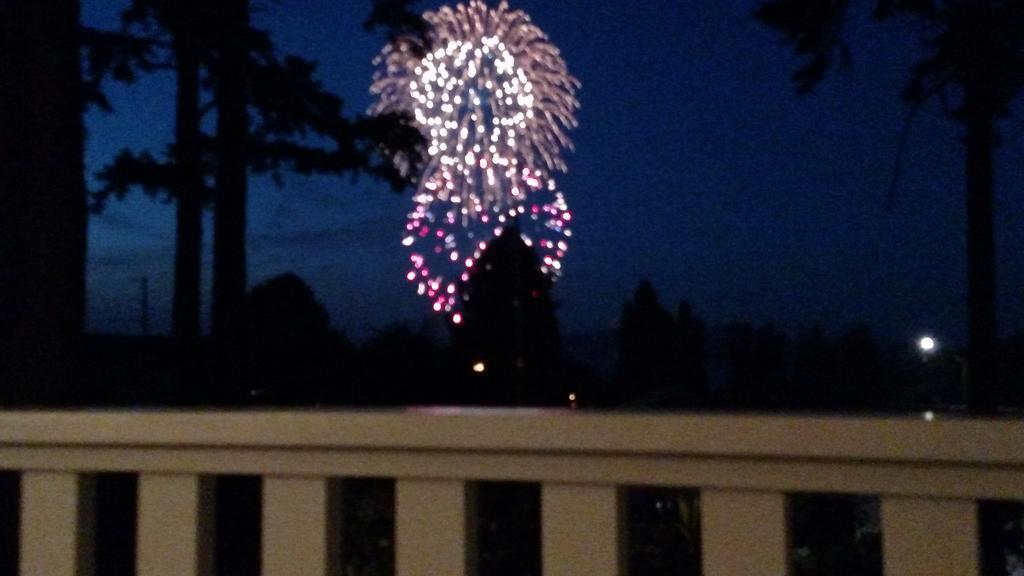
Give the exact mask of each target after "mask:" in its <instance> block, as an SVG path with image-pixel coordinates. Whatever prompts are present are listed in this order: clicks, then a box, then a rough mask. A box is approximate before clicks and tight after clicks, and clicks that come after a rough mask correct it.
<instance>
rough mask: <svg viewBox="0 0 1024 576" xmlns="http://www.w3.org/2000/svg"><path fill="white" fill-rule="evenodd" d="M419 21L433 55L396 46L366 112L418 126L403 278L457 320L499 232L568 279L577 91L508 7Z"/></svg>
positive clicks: (479, 7) (543, 40)
mask: <svg viewBox="0 0 1024 576" xmlns="http://www.w3.org/2000/svg"><path fill="white" fill-rule="evenodd" d="M423 18H424V20H425V21H426V23H427V25H428V33H427V38H426V41H427V48H426V49H417V48H418V44H417V43H416V42H415V41H412V40H409V39H400V40H398V41H396V42H394V43H392V44H389V45H388V46H386V47H385V48H384V50H383V52H382V53H381V55H380V56H379V58H378V59H377V61H376V62H377V64H378V66H379V69H378V71H377V73H376V74H375V75H374V82H373V84H372V86H371V91H372V92H373V93H374V94H376V95H377V96H378V101H377V103H376V104H375V105H374V106H373V107H372V108H371V110H370V111H371V113H377V114H380V113H389V112H400V113H407V114H410V115H411V116H412V117H414V118H415V120H416V123H417V125H418V126H419V128H420V130H421V132H422V133H423V135H424V137H425V138H426V139H427V142H428V150H427V152H428V154H429V157H428V158H427V162H426V165H425V167H424V170H423V173H422V175H421V176H420V179H419V183H418V189H417V193H416V196H415V199H414V200H415V202H416V208H415V210H413V211H412V212H411V213H410V214H409V220H408V222H407V225H406V235H405V237H404V239H403V244H404V245H406V246H410V247H411V249H412V250H413V253H412V255H411V257H410V259H411V262H412V263H413V268H412V269H411V270H410V271H409V273H408V274H407V278H408V279H409V280H410V281H412V282H416V283H417V284H418V289H419V292H420V293H421V294H424V295H426V296H428V297H430V298H431V300H432V301H433V307H434V309H435V310H437V311H441V310H445V311H449V312H450V311H452V310H453V309H454V308H456V307H457V299H456V296H455V293H456V291H457V287H456V284H455V282H456V281H457V280H458V279H460V278H461V279H462V280H465V278H466V277H467V270H468V269H470V268H472V264H473V262H474V261H475V258H477V257H478V256H479V252H480V250H482V248H481V247H480V246H481V245H486V240H488V239H489V238H491V236H492V235H494V234H500V231H501V230H502V229H503V228H506V227H509V226H512V225H515V226H516V227H517V228H518V229H519V230H520V233H521V234H522V235H523V237H524V239H526V240H527V242H528V243H531V244H533V245H534V246H535V247H536V248H537V249H538V255H539V256H540V257H541V259H542V262H543V263H542V268H543V269H544V270H545V271H546V272H551V273H552V274H555V275H557V274H558V272H559V271H560V270H561V268H562V264H561V259H562V258H563V257H564V255H565V252H566V250H567V249H568V248H567V243H566V238H567V237H569V236H571V235H572V233H571V231H570V230H569V229H568V227H567V224H568V222H569V221H570V220H571V214H570V213H569V211H568V206H567V205H566V202H565V198H564V197H563V196H562V194H561V193H560V192H559V191H558V188H557V185H556V183H555V181H554V179H553V177H552V173H554V172H565V171H566V169H567V167H566V164H565V161H564V159H563V157H562V151H563V150H564V149H567V148H568V149H572V142H571V141H570V140H569V138H568V135H567V132H568V130H569V129H571V128H575V127H576V118H575V111H576V110H577V109H578V108H579V102H578V101H577V99H576V91H577V89H578V88H579V82H578V81H577V80H576V79H575V78H574V77H572V76H571V75H570V74H569V73H568V71H567V68H566V65H565V61H564V60H563V59H562V57H561V55H560V54H559V51H558V48H557V47H555V46H554V45H553V44H552V43H551V42H550V41H549V40H548V37H547V36H546V35H545V34H544V32H543V31H542V30H541V29H540V28H538V27H537V26H536V25H534V24H533V23H532V22H531V21H530V17H529V16H528V15H527V14H526V13H524V12H522V11H519V10H511V9H509V7H508V4H507V3H506V2H504V1H502V2H501V3H500V4H499V5H498V6H497V7H496V8H490V7H488V6H487V4H486V3H484V2H483V1H482V0H470V1H469V3H468V4H459V5H457V6H455V7H454V8H452V7H443V8H441V9H439V10H438V11H436V12H427V13H426V14H424V16H423ZM432 261H436V263H433V265H431V264H432ZM453 268H462V269H461V270H460V269H453ZM442 269H445V270H442ZM453 272H454V273H453Z"/></svg>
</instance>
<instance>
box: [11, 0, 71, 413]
mask: <svg viewBox="0 0 1024 576" xmlns="http://www.w3.org/2000/svg"><path fill="white" fill-rule="evenodd" d="M78 21H79V6H78V2H77V0H54V1H52V2H0V54H2V59H3V62H2V65H0V102H2V103H3V104H2V105H0V342H3V350H2V351H0V382H3V385H2V386H0V401H2V402H5V403H29V402H31V403H53V402H57V401H63V402H68V401H70V400H71V399H70V398H68V397H67V395H66V394H67V392H68V391H69V390H70V389H69V385H70V383H71V382H73V380H74V376H75V374H76V371H75V364H76V361H77V356H78V350H79V346H80V341H81V335H82V329H83V321H84V310H85V246H86V234H85V231H86V200H85V184H84V180H83V168H82V166H83V160H82V156H83V128H82V109H83V84H82V80H81V78H82V74H81V64H80V58H79V49H78V25H79V24H78Z"/></svg>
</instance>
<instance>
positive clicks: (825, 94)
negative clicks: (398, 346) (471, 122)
mask: <svg viewBox="0 0 1024 576" xmlns="http://www.w3.org/2000/svg"><path fill="white" fill-rule="evenodd" d="M123 4H124V2H120V1H117V0H83V2H82V5H83V20H84V22H85V23H86V24H88V25H92V26H97V27H105V28H113V27H115V26H116V25H117V14H118V13H119V11H120V9H121V8H122V5H123ZM254 4H255V8H256V9H257V10H258V11H257V13H255V14H254V16H253V20H254V24H255V25H257V26H258V27H263V28H268V29H269V30H271V31H272V34H273V37H274V39H275V40H276V42H277V45H278V47H279V49H280V50H281V51H282V52H285V53H292V54H296V55H299V56H303V57H306V58H311V59H314V60H318V61H319V62H320V64H321V67H320V72H321V77H322V78H323V80H324V82H325V84H326V85H327V86H328V87H329V88H331V89H333V90H334V91H335V92H336V93H338V94H339V95H341V96H342V97H343V98H344V99H345V101H346V106H347V109H348V110H349V112H350V113H358V112H362V111H363V110H365V109H366V108H367V106H368V105H369V103H370V101H371V97H370V94H369V91H368V87H369V84H370V79H371V76H372V73H373V66H372V64H371V60H372V58H373V56H374V55H375V54H376V53H377V52H378V51H379V49H380V48H381V46H382V44H383V42H384V40H383V37H382V36H381V35H374V34H369V33H366V32H364V31H363V29H362V25H361V24H362V22H363V20H364V19H365V18H366V15H367V14H368V12H369V9H370V1H369V0H349V1H343V0H283V1H282V2H281V3H280V4H275V3H269V2H260V3H254ZM438 5H440V3H438V2H436V1H434V0H431V1H429V2H424V3H422V4H421V6H422V7H423V8H424V9H426V8H434V7H436V6H438ZM512 6H513V7H514V8H519V9H523V10H526V11H527V12H529V13H530V14H531V16H532V17H533V20H534V21H535V22H536V23H537V24H538V25H540V26H541V27H542V28H543V29H544V30H545V31H546V32H547V34H548V35H549V36H550V38H551V39H552V41H553V42H555V43H556V44H557V45H559V46H560V47H561V49H562V53H563V56H564V58H565V60H566V61H567V63H568V65H569V68H570V71H571V72H572V73H574V74H575V75H576V76H577V77H578V78H579V79H580V80H581V81H582V83H583V89H582V90H581V92H580V94H579V98H580V101H581V103H582V109H581V110H580V112H579V116H578V117H579V121H580V128H579V129H578V130H576V131H575V132H574V133H573V134H572V137H573V139H574V141H575V143H576V152H575V153H570V154H569V155H568V156H567V161H568V164H569V168H570V172H569V174H568V175H565V176H562V177H561V178H560V179H559V183H560V185H561V188H562V190H563V191H564V192H565V193H566V196H567V198H568V200H569V203H570V206H571V207H572V208H573V212H574V222H573V224H574V226H573V232H574V238H573V240H574V242H573V244H572V248H571V250H570V253H569V255H568V258H567V261H566V266H567V269H566V273H565V275H564V277H563V279H562V280H561V281H560V282H559V283H558V284H557V287H556V290H555V297H556V298H557V299H558V300H559V301H560V302H561V308H560V312H559V314H560V320H561V323H562V328H563V331H564V332H584V331H592V330H606V329H609V328H611V327H613V326H614V324H615V322H616V320H617V318H618V315H619V313H620V310H621V306H622V303H623V301H624V300H625V299H626V298H627V297H629V296H630V295H631V294H632V291H633V289H634V287H635V286H636V284H637V282H638V281H639V280H640V278H642V277H647V278H650V279H651V280H652V281H653V283H654V285H655V288H656V289H657V290H658V291H659V294H660V295H661V298H662V301H663V303H665V304H666V305H668V306H670V307H671V308H672V309H674V308H675V306H676V304H677V303H678V302H679V301H680V300H682V299H686V300H689V301H690V302H692V304H693V305H694V307H695V309H696V312H697V313H698V314H699V315H701V316H702V317H704V318H705V319H706V320H708V321H709V322H710V323H711V324H713V325H718V324H722V323H726V322H730V321H734V320H754V321H758V322H760V321H767V320H775V321H777V322H778V323H779V324H780V325H781V326H782V327H783V328H785V329H787V330H797V329H799V328H801V327H804V326H806V325H808V324H810V323H811V322H814V321H816V320H820V321H822V323H823V325H824V326H825V327H827V328H832V329H835V328H839V327H841V326H843V325H844V324H847V323H851V322H866V323H868V324H870V325H871V326H873V327H874V328H876V329H877V330H878V332H879V333H880V334H881V335H883V336H884V337H886V338H889V339H892V340H900V339H904V338H906V339H909V338H910V337H911V336H913V335H917V334H919V333H922V332H931V333H934V334H936V335H937V336H938V337H939V338H940V339H944V340H946V341H948V342H959V341H961V340H962V339H963V336H964V332H965V330H964V324H965V318H966V315H965V305H964V293H965V282H964V275H965V250H964V240H963V229H964V220H965V217H964V211H963V167H962V165H963V161H962V149H961V146H960V139H959V138H960V135H959V127H958V126H956V125H955V124H953V123H951V122H950V121H948V120H946V119H945V118H944V117H943V116H942V114H941V111H940V110H939V109H938V108H937V107H934V108H930V109H927V110H925V111H924V112H923V113H922V114H921V115H920V117H919V119H918V122H917V124H916V125H915V128H914V131H913V133H912V136H911V139H910V143H909V146H908V148H907V152H906V156H905V165H904V172H903V180H902V185H901V186H900V188H899V190H898V192H897V195H896V198H895V201H894V202H892V203H891V204H890V202H889V197H888V183H889V179H890V176H891V171H892V166H893V157H894V154H895V151H896V145H897V140H898V136H899V132H900V127H901V124H902V122H903V118H904V116H905V115H906V108H905V107H904V105H903V104H902V103H901V101H900V100H899V91H900V89H901V88H902V86H903V83H904V80H905V79H906V77H907V76H908V70H909V68H910V66H911V65H912V64H913V62H914V61H915V59H916V57H917V54H918V52H917V49H916V43H914V42H908V41H907V38H908V37H909V36H908V32H910V31H911V29H910V28H909V27H907V26H905V25H902V24H898V23H887V24H885V25H882V26H879V25H875V24H873V23H869V22H863V23H861V22H856V21H855V22H854V25H853V26H852V27H851V32H850V40H851V43H852V48H853V54H854V58H855V63H854V67H853V68H852V69H850V70H847V71H844V72H841V73H840V74H838V75H835V76H833V77H831V78H830V80H829V81H828V82H827V83H826V84H824V85H823V86H822V87H821V88H820V89H819V90H818V91H817V92H816V93H815V94H813V95H811V96H798V95H796V94H794V92H793V90H792V87H791V85H790V83H789V81H788V76H789V73H790V72H791V71H792V70H793V68H794V66H795V64H796V60H795V59H794V58H793V57H792V56H791V55H790V53H789V51H788V49H787V48H786V47H784V46H782V45H781V44H780V42H779V39H778V37H777V36H776V35H775V34H773V33H772V32H771V31H769V30H767V29H765V28H763V27H761V26H760V25H758V24H757V23H756V22H755V21H753V19H752V18H751V17H750V15H749V14H750V10H751V9H752V8H753V3H752V1H751V0H728V1H724V0H723V1H718V0H716V1H711V0H706V1H697V2H692V1H690V2H684V1H683V0H647V1H645V2H633V1H626V0H557V1H552V0H517V1H515V2H512ZM864 20H866V16H865V18H864ZM110 95H111V100H112V102H113V105H114V107H115V113H114V114H104V113H100V112H92V113H90V114H89V116H88V117H87V119H86V122H87V128H88V130H89V140H88V144H87V158H86V160H87V166H88V169H89V171H90V172H95V171H96V170H98V169H99V168H101V166H102V165H103V164H104V163H105V162H107V161H108V160H109V159H111V158H112V157H113V155H114V154H115V153H116V152H117V150H119V149H120V148H122V147H125V146H129V147H133V148H136V149H141V148H148V149H150V150H153V151H155V152H159V151H162V150H163V148H164V146H165V145H166V143H167V142H168V141H169V140H170V138H171V135H172V127H173V120H174V118H173V116H174V114H173V95H174V81H173V76H172V75H170V74H168V73H164V74H162V75H156V76H150V77H148V78H146V79H145V80H144V81H142V82H140V83H139V84H136V85H134V86H128V87H122V86H112V87H111V88H110ZM1015 112H1016V115H1015V116H1014V117H1012V118H1011V119H1010V120H1009V121H1008V122H1007V123H1004V124H1003V145H1002V147H1001V148H1000V149H999V151H998V153H997V208H996V209H997V244H998V250H999V252H998V262H999V290H1000V294H999V297H1000V322H1001V327H1002V330H1003V331H1004V332H1009V331H1020V330H1022V329H1024V290H1022V289H1021V287H1022V285H1024V258H1022V257H1021V255H1020V254H1021V246H1022V245H1024V216H1022V215H1024V211H1022V210H1021V208H1022V207H1024V170H1022V167H1024V136H1022V130H1021V128H1022V127H1024V122H1021V121H1020V119H1019V118H1020V112H1021V110H1020V106H1018V110H1015ZM250 188H251V189H250V202H249V217H250V220H249V258H250V260H249V276H250V283H252V284H255V283H258V282H260V281H261V280H264V279H266V278H268V277H270V276H273V275H276V274H279V273H282V272H286V271H292V272H295V273H297V274H298V275H299V276H301V277H302V278H304V279H305V280H306V281H307V282H308V283H309V284H310V285H311V286H312V288H313V289H314V291H315V292H316V294H317V296H318V298H319V299H320V300H321V301H322V302H323V303H324V305H325V306H326V307H327V309H328V310H329V312H330V313H331V316H332V318H333V321H334V324H335V326H336V327H338V328H341V329H344V330H345V331H346V332H348V333H349V334H350V335H352V336H354V337H355V338H357V339H359V338H363V337H365V336H366V335H368V334H370V333H371V331H372V329H373V328H375V327H381V326H384V325H386V324H388V323H391V322H394V321H408V322H410V323H411V324H412V325H414V326H415V325H418V323H419V322H420V321H421V319H422V318H424V317H425V316H427V314H428V307H427V302H426V300H424V299H421V298H419V297H417V296H416V295H415V292H414V291H413V290H412V289H411V287H410V286H409V284H408V283H407V282H406V281H405V279H404V274H405V270H406V263H407V258H408V255H407V252H406V251H405V249H403V247H402V246H401V245H400V240H401V232H402V227H403V224H404V217H405V214H406V213H407V212H408V210H409V208H410V207H411V206H412V200H411V191H409V192H407V193H406V194H404V195H402V196H399V195H395V194H392V193H391V192H389V191H388V188H387V186H386V185H385V184H383V183H378V182H374V181H372V180H369V179H365V178H364V179H361V180H359V181H352V180H351V179H349V178H342V179H339V178H327V177H318V178H305V177H288V178H287V179H286V183H285V186H284V187H283V188H278V187H276V186H275V185H274V184H273V183H272V182H271V181H270V180H269V179H266V178H262V177H254V178H253V179H252V180H251V184H250ZM205 234H206V236H205V238H204V240H205V241H207V244H209V242H208V241H209V240H210V239H211V238H212V233H211V229H210V227H209V219H207V228H206V231H205ZM89 241H90V244H89V268H88V290H89V308H88V319H89V327H90V329H91V330H92V331H96V332H136V331H137V330H138V325H139V323H138V317H139V304H138V295H139V281H138V279H139V278H140V277H142V276H148V277H149V283H150V292H151V326H152V327H153V330H154V331H156V332H166V331H168V330H169V326H170V300H171V292H172V278H173V274H172V269H173V254H174V209H173V206H172V205H168V204H163V203H161V202H159V201H156V200H152V199H149V198H147V197H145V196H144V195H143V194H141V193H138V194H135V195H132V196H130V197H129V199H127V200H126V201H124V202H120V203H118V202H114V203H112V204H111V205H110V206H109V208H108V209H107V211H106V212H105V213H104V214H102V215H100V216H97V217H94V218H93V219H92V220H91V223H90V234H89ZM208 248H209V246H207V250H206V251H207V253H208V252H209V249H208ZM203 274H204V276H205V277H204V281H206V282H207V283H208V281H209V278H210V267H209V259H207V265H206V266H205V267H204V271H203ZM208 294H209V292H208V289H207V290H206V291H204V297H207V296H208ZM204 304H205V305H206V306H204V308H208V304H209V302H208V300H207V301H206V302H204ZM206 311H208V309H207V310H206ZM204 315H205V312H204Z"/></svg>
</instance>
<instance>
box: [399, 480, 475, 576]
mask: <svg viewBox="0 0 1024 576" xmlns="http://www.w3.org/2000/svg"><path fill="white" fill-rule="evenodd" d="M475 490H476V488H475V486H473V485H472V484H470V483H468V482H463V481H461V480H412V479H410V480H404V479H399V480H398V481H396V482H395V491H396V492H395V532H396V537H395V540H396V551H395V568H396V574H397V575H398V576H437V575H444V576H475V574H476V568H477V551H476V529H475V524H476V505H475V504H476V498H475Z"/></svg>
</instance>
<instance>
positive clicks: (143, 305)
mask: <svg viewBox="0 0 1024 576" xmlns="http://www.w3.org/2000/svg"><path fill="white" fill-rule="evenodd" d="M139 330H141V332H142V335H143V336H149V277H148V276H143V277H142V278H140V279H139Z"/></svg>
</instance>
